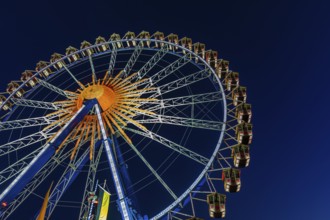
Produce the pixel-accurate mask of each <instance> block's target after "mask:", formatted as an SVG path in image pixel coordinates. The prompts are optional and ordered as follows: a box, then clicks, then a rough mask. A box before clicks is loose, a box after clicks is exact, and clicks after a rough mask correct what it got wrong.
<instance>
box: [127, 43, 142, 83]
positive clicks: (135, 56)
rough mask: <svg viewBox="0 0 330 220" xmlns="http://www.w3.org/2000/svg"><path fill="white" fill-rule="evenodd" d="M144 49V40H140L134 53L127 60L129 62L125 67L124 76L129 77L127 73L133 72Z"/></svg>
mask: <svg viewBox="0 0 330 220" xmlns="http://www.w3.org/2000/svg"><path fill="white" fill-rule="evenodd" d="M142 50H143V41H140V42H139V44H138V45H137V46H136V47H135V50H134V52H133V53H132V55H131V57H130V59H129V60H128V61H127V64H126V66H125V68H124V77H127V75H128V74H129V73H130V72H131V70H132V68H133V66H134V64H135V62H136V61H137V59H138V57H139V56H140V54H141V52H142Z"/></svg>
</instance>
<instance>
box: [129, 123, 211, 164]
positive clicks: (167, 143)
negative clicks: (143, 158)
mask: <svg viewBox="0 0 330 220" xmlns="http://www.w3.org/2000/svg"><path fill="white" fill-rule="evenodd" d="M124 129H125V130H128V131H131V132H133V133H135V134H139V135H141V136H143V137H147V138H150V139H152V140H154V141H157V142H158V143H161V144H162V145H164V146H165V147H168V148H170V149H172V150H174V151H176V152H178V153H180V154H181V155H183V156H186V157H188V158H190V159H192V160H194V161H196V162H198V163H200V164H202V165H204V166H205V165H206V164H207V163H208V159H207V158H206V157H204V156H202V155H200V154H197V153H195V152H193V151H191V150H189V149H187V148H185V147H183V146H181V145H179V144H177V143H174V142H173V141H170V140H168V139H166V138H164V137H162V136H160V135H158V134H156V133H153V132H151V131H147V132H144V131H138V130H135V129H132V128H127V127H126V128H124Z"/></svg>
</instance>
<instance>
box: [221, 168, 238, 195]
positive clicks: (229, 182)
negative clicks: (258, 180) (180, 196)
mask: <svg viewBox="0 0 330 220" xmlns="http://www.w3.org/2000/svg"><path fill="white" fill-rule="evenodd" d="M240 176H241V171H240V170H239V169H233V168H228V169H224V170H222V181H223V185H224V188H225V191H226V192H230V193H233V192H238V191H240V189H241V177H240Z"/></svg>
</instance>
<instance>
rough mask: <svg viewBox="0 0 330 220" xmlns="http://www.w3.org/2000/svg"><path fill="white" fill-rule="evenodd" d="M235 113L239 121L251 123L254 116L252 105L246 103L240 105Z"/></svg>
mask: <svg viewBox="0 0 330 220" xmlns="http://www.w3.org/2000/svg"><path fill="white" fill-rule="evenodd" d="M235 115H236V118H237V122H238V123H242V121H244V122H246V123H250V122H251V118H252V110H251V105H250V104H246V103H243V104H241V105H238V106H237V107H236V113H235Z"/></svg>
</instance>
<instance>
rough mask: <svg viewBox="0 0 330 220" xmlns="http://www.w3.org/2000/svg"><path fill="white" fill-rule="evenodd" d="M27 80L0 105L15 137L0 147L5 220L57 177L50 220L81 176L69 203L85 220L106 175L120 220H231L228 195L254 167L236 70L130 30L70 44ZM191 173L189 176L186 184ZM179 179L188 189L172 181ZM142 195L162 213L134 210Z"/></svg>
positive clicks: (187, 46) (186, 41)
mask: <svg viewBox="0 0 330 220" xmlns="http://www.w3.org/2000/svg"><path fill="white" fill-rule="evenodd" d="M24 74H25V75H24V76H28V78H26V77H25V78H24V77H22V79H23V80H22V82H21V83H17V82H11V83H10V84H9V85H8V88H7V93H8V96H4V95H1V96H0V109H1V111H0V116H1V118H2V121H1V122H0V134H7V133H8V134H9V135H8V140H7V141H4V143H1V144H0V157H1V158H2V159H4V160H3V161H4V163H3V165H2V166H1V167H0V186H2V188H0V190H1V191H0V219H1V220H2V219H3V220H4V219H10V218H11V217H13V216H15V213H17V211H18V210H19V209H20V206H21V205H24V203H26V201H27V200H28V199H29V198H31V196H33V195H34V196H35V195H37V196H39V197H42V196H41V195H40V194H42V192H43V187H46V186H48V183H49V179H50V178H51V177H52V178H54V177H56V176H57V177H58V178H57V179H56V180H55V181H56V182H55V184H54V187H53V189H52V191H51V194H50V197H49V200H48V206H47V210H46V216H45V217H46V218H47V219H49V218H51V217H52V216H54V215H56V210H58V209H61V206H63V205H61V204H63V202H64V201H63V197H64V196H65V194H66V193H67V192H69V191H70V190H71V188H72V186H73V185H74V184H75V182H76V181H75V180H76V179H77V178H78V176H82V175H85V176H86V178H85V182H84V183H83V184H80V185H82V186H83V189H82V192H81V195H80V196H77V198H78V197H79V198H78V200H77V201H76V202H75V203H74V201H71V203H72V204H79V207H78V209H79V212H78V213H77V217H76V218H78V219H79V220H87V219H90V218H91V216H92V215H95V213H94V212H95V211H94V206H95V204H96V203H95V202H96V201H97V199H96V198H95V197H93V198H92V199H90V198H91V197H90V196H91V193H92V194H93V193H94V194H95V192H96V191H97V189H98V185H97V180H100V178H105V179H106V180H107V183H108V190H110V191H111V194H112V195H111V197H112V199H111V200H112V201H115V204H114V203H112V204H111V208H112V209H114V210H117V209H118V211H119V212H118V213H117V214H114V216H115V217H114V218H118V216H120V217H121V218H122V219H125V220H147V219H152V220H156V219H190V220H194V219H195V220H197V219H202V218H205V216H207V215H210V216H211V217H215V216H219V217H221V218H222V217H224V216H225V214H226V209H225V202H226V196H225V193H226V192H237V191H239V190H240V187H241V182H240V170H239V169H238V168H243V167H246V166H248V164H249V161H250V154H249V145H250V144H251V141H252V125H251V115H252V113H251V106H250V105H249V104H247V103H246V88H245V87H242V86H240V85H239V78H238V73H236V72H233V71H231V70H230V69H229V63H228V61H225V60H222V59H218V54H217V52H216V51H211V50H205V45H204V44H202V43H194V44H193V43H192V41H191V39H190V38H187V37H184V38H181V39H179V38H178V36H177V35H175V34H170V35H168V36H165V35H164V34H163V33H161V32H156V33H154V34H153V35H151V36H150V34H149V32H146V31H143V32H141V33H140V34H138V35H137V36H135V34H134V33H133V32H128V33H127V34H126V35H125V36H124V37H123V38H120V36H119V35H118V34H112V35H111V37H110V40H105V39H104V38H103V37H98V38H97V40H96V43H95V44H94V45H92V44H91V43H89V42H87V41H84V42H82V44H81V47H80V49H75V48H73V47H69V48H68V49H67V51H66V54H65V55H60V54H57V53H55V54H53V55H52V57H51V60H50V62H43V61H41V62H39V63H38V64H37V67H36V72H33V73H28V72H27V71H26V72H25V73H24ZM28 74H30V75H28ZM63 79H65V80H63ZM5 132H7V133H5ZM201 145H202V146H201ZM153 149H154V150H153ZM156 149H157V150H156ZM150 152H151V153H150ZM150 155H155V157H156V159H157V156H158V159H157V160H156V159H155V158H151V157H150ZM185 166H186V167H187V166H189V167H191V170H186V171H185V172H187V174H185V175H181V173H180V172H183V171H182V170H183V169H182V167H185ZM59 170H61V174H60V175H58V174H57V173H59ZM102 170H106V171H108V172H107V174H109V173H110V174H111V175H110V178H109V176H106V175H104V174H102ZM175 171H177V173H175ZM132 172H134V173H137V174H139V173H140V172H141V176H140V175H130V174H132ZM181 176H182V177H181ZM183 176H187V177H188V178H189V179H187V182H185V181H184V180H182V181H183V182H185V186H187V187H186V188H185V189H184V190H183V191H182V190H179V189H178V187H177V186H176V184H174V183H173V181H172V179H171V178H177V179H178V181H180V180H181V179H180V178H183ZM170 177H171V178H170ZM100 181H102V180H100ZM218 182H223V184H224V190H222V191H223V192H222V193H220V192H219V189H218V188H217V187H216V186H217V185H218ZM187 183H189V184H188V185H187ZM146 187H148V188H149V189H150V190H151V191H153V192H154V193H155V195H153V196H156V197H157V198H164V201H159V202H160V204H159V207H162V208H161V209H160V210H151V209H150V210H149V207H148V204H139V203H138V200H139V198H141V197H142V198H145V196H150V194H149V195H148V191H146V190H145V188H146ZM153 187H154V188H153ZM157 187H158V188H157ZM154 189H157V190H154ZM158 189H161V190H159V191H158ZM220 191H221V190H220ZM143 193H145V194H143ZM149 193H150V192H149ZM158 193H159V194H158ZM165 198H166V199H165ZM159 200H161V199H159ZM151 202H155V201H154V200H153V201H152V200H151ZM157 202H158V199H157ZM215 203H216V204H218V203H219V205H214V204H215ZM140 206H142V207H140ZM39 207H41V206H39ZM113 207H115V208H113ZM196 207H204V208H205V212H204V213H200V210H201V209H203V208H198V209H196ZM220 207H221V208H220ZM36 210H38V208H37V207H36ZM149 211H150V213H149ZM111 213H112V212H111ZM205 213H206V214H205ZM38 215H39V211H36V212H34V216H35V217H37V216H38Z"/></svg>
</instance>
